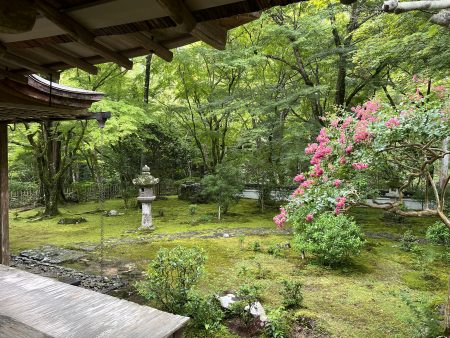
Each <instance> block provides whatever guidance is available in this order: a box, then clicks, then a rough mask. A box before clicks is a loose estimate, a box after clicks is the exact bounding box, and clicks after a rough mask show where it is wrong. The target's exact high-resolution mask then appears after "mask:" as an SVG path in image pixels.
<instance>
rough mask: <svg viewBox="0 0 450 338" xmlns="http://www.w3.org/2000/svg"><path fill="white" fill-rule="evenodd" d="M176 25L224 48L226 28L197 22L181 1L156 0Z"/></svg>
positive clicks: (217, 47) (200, 38)
mask: <svg viewBox="0 0 450 338" xmlns="http://www.w3.org/2000/svg"><path fill="white" fill-rule="evenodd" d="M158 2H159V3H160V4H161V6H163V7H164V8H166V9H167V11H168V12H169V13H170V17H171V18H172V20H173V21H174V22H175V23H176V24H177V26H178V27H179V28H180V29H181V30H183V31H184V32H187V33H189V34H191V35H192V36H194V37H196V38H197V39H199V40H201V41H203V42H205V43H207V44H208V45H210V46H212V47H214V48H216V49H225V44H226V40H227V30H226V29H225V28H224V27H222V26H220V25H218V24H216V23H213V22H197V21H196V20H195V18H194V16H193V14H192V12H191V11H190V9H189V8H188V7H187V6H186V4H185V3H184V2H183V1H179V0H158Z"/></svg>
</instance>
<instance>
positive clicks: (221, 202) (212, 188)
mask: <svg viewBox="0 0 450 338" xmlns="http://www.w3.org/2000/svg"><path fill="white" fill-rule="evenodd" d="M202 184H203V185H204V190H203V194H205V195H206V196H208V197H209V198H211V199H212V200H213V201H214V202H216V204H217V209H218V219H219V221H220V220H221V215H222V214H226V213H227V212H228V210H229V207H230V206H231V205H233V204H235V203H237V202H238V201H239V199H240V196H241V193H242V191H243V190H244V181H243V177H242V172H241V170H240V169H239V168H237V167H235V166H232V165H231V164H220V165H217V166H216V171H215V173H214V174H211V175H207V176H205V177H204V178H203V180H202Z"/></svg>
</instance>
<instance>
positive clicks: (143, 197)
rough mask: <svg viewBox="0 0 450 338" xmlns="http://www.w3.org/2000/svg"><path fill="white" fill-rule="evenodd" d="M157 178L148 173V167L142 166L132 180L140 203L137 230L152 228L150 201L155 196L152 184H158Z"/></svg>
mask: <svg viewBox="0 0 450 338" xmlns="http://www.w3.org/2000/svg"><path fill="white" fill-rule="evenodd" d="M158 182H159V178H155V177H153V176H152V175H151V174H150V168H149V167H148V166H144V167H143V168H142V174H140V175H139V176H138V177H137V178H135V179H134V180H133V184H134V185H135V186H137V187H139V197H138V198H137V200H138V202H140V203H141V204H142V224H141V226H140V227H139V230H144V229H146V230H154V229H155V227H154V226H153V221H152V202H153V201H154V200H155V198H156V196H155V195H154V194H153V186H154V185H155V184H158Z"/></svg>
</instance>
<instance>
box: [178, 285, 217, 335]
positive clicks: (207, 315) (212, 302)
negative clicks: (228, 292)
mask: <svg viewBox="0 0 450 338" xmlns="http://www.w3.org/2000/svg"><path fill="white" fill-rule="evenodd" d="M186 315H187V316H189V317H190V318H191V321H190V325H191V326H193V327H195V328H197V329H200V330H204V331H206V332H215V331H217V330H219V329H220V327H221V321H222V319H223V315H224V314H223V312H222V309H221V307H220V305H219V303H218V301H217V299H216V298H215V297H214V296H202V295H200V294H198V293H196V292H191V293H190V294H189V300H188V302H187V304H186Z"/></svg>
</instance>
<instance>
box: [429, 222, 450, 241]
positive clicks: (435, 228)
mask: <svg viewBox="0 0 450 338" xmlns="http://www.w3.org/2000/svg"><path fill="white" fill-rule="evenodd" d="M426 237H427V240H429V241H430V242H431V243H433V244H439V245H450V230H449V229H448V227H447V226H446V225H445V224H444V223H442V222H435V223H434V224H433V225H431V226H429V227H428V229H427V234H426Z"/></svg>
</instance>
